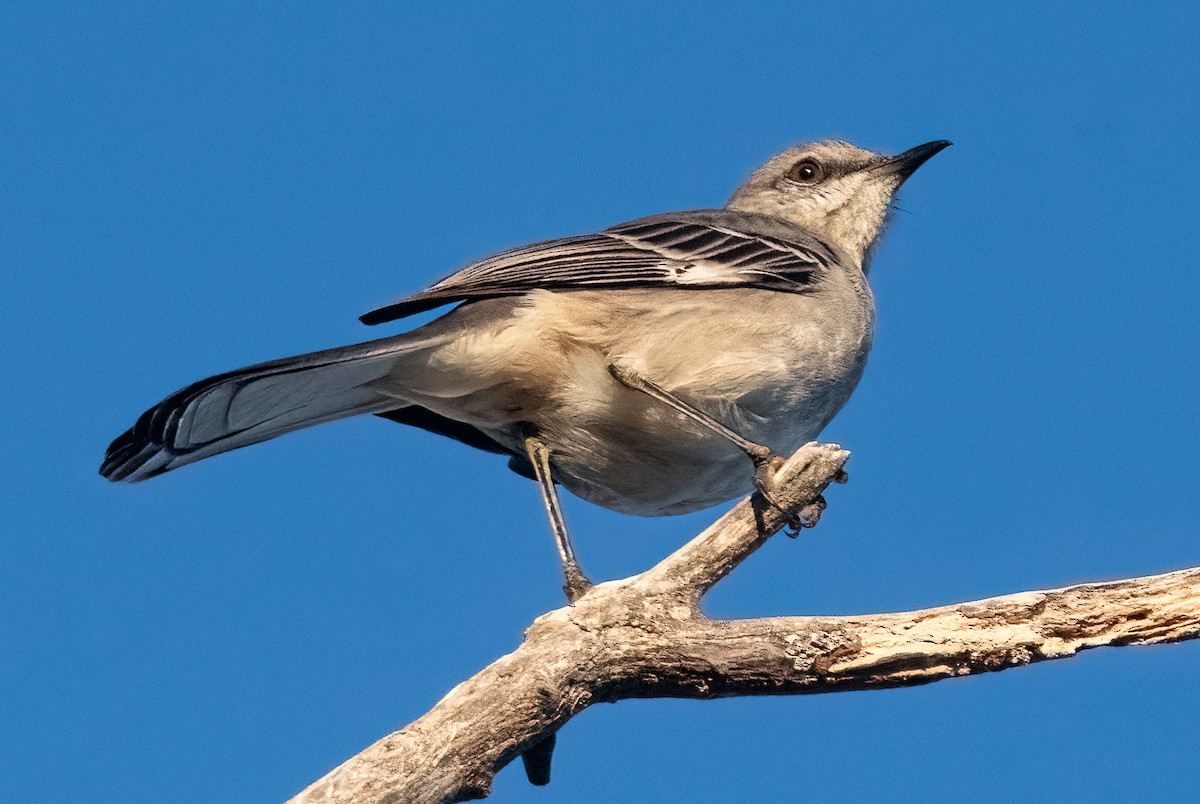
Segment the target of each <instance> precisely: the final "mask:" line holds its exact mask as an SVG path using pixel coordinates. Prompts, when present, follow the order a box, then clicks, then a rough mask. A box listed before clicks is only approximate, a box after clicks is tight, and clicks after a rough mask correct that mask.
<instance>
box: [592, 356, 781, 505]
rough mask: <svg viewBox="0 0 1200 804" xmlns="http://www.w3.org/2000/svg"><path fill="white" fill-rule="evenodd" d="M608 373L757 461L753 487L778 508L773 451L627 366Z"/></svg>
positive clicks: (776, 460) (777, 464)
mask: <svg viewBox="0 0 1200 804" xmlns="http://www.w3.org/2000/svg"><path fill="white" fill-rule="evenodd" d="M608 371H609V373H610V374H612V375H613V377H615V378H616V379H617V381H618V382H620V383H621V384H622V385H624V386H626V387H628V388H632V389H633V390H635V391H641V392H642V393H644V394H646V395H647V396H650V397H653V398H654V399H657V400H658V401H659V402H662V403H663V404H665V405H669V406H670V407H672V408H674V409H675V410H677V411H679V412H680V413H682V414H683V415H684V416H687V417H688V418H689V419H691V420H692V421H695V422H697V423H699V424H702V425H704V426H705V427H707V428H708V429H709V430H712V431H713V432H714V433H716V434H717V435H719V436H721V437H722V438H724V439H727V440H728V441H730V442H732V443H733V444H735V445H736V446H737V447H738V449H740V450H742V452H745V453H746V455H748V456H749V457H750V460H751V461H753V462H754V486H755V487H756V488H757V489H758V492H759V494H761V495H762V496H763V499H765V500H766V501H767V502H769V503H770V504H771V505H772V506H773V507H775V508H779V505H778V504H777V503H776V502H775V501H774V500H773V499H772V498H771V488H772V486H773V480H774V477H775V471H776V470H777V469H778V468H779V467H780V466H781V465H782V464H783V458H782V457H780V456H779V455H776V454H775V453H774V452H772V451H771V450H770V448H768V447H764V446H763V445H762V444H756V443H754V442H753V441H751V440H750V439H748V438H745V437H744V436H742V435H740V434H738V433H735V432H734V431H733V430H730V429H729V428H728V427H726V426H725V425H723V424H721V423H720V422H719V421H717V420H716V419H714V418H713V417H712V416H710V415H709V414H707V413H705V412H704V411H702V410H700V409H699V408H697V407H695V406H693V405H691V404H689V403H687V402H685V401H683V400H682V399H680V398H679V397H677V396H675V395H674V394H672V393H671V392H670V391H668V390H667V389H665V388H663V387H662V386H661V385H659V384H658V383H656V382H654V380H651V379H648V378H646V377H643V376H642V375H640V374H638V373H637V372H636V371H633V370H632V369H629V368H627V367H625V366H618V365H617V364H615V363H614V364H612V365H610V366H609V367H608ZM780 510H781V511H782V510H783V509H782V508H780Z"/></svg>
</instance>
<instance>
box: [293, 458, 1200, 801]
mask: <svg viewBox="0 0 1200 804" xmlns="http://www.w3.org/2000/svg"><path fill="white" fill-rule="evenodd" d="M848 457H849V453H848V452H846V451H845V450H842V449H841V448H840V447H837V446H836V445H819V444H808V445H806V446H804V447H802V448H801V449H800V450H799V451H798V452H796V453H795V454H794V455H792V456H791V458H789V459H788V460H787V461H786V462H785V463H784V464H783V465H782V466H781V467H780V468H779V469H778V471H777V473H776V476H775V478H774V482H773V484H772V485H773V488H772V490H771V497H772V501H771V503H767V502H766V501H765V500H764V499H762V497H761V496H760V495H754V496H752V497H750V498H748V499H746V500H743V501H742V502H740V503H738V504H737V505H736V506H734V508H733V509H731V510H730V511H729V512H728V513H727V514H725V515H724V516H722V517H721V518H720V519H719V520H717V521H716V522H715V523H713V524H712V525H711V526H709V527H708V528H707V529H706V530H705V531H704V532H703V533H701V534H700V535H698V536H696V537H695V538H694V539H692V540H691V541H690V542H688V543H687V544H685V545H684V546H683V547H681V548H680V549H679V550H677V551H676V552H675V553H673V554H672V555H670V556H668V557H667V558H665V559H664V560H663V561H661V562H660V563H659V564H658V565H656V566H654V567H652V568H650V569H648V570H646V571H645V572H643V573H641V574H639V575H634V576H631V577H629V578H625V579H622V580H618V581H610V582H607V583H601V584H598V585H596V586H595V587H593V588H591V589H590V590H589V591H588V592H587V593H586V594H584V595H583V596H582V597H580V598H579V599H578V600H577V601H576V602H575V604H574V605H573V606H565V607H563V608H560V609H555V610H554V611H551V612H548V613H546V614H543V615H542V616H540V617H538V618H537V619H536V620H535V621H534V623H533V624H532V625H531V626H530V627H529V629H528V630H527V631H526V634H525V640H524V642H523V643H522V644H521V645H520V646H519V647H518V648H517V649H516V650H515V651H513V652H512V653H510V654H508V655H507V656H504V657H502V658H500V659H498V660H496V661H495V662H493V663H492V664H491V665H489V666H488V667H486V668H484V669H483V670H482V671H480V672H479V673H478V674H476V675H475V676H473V677H472V678H470V679H468V680H467V681H464V682H463V683H461V684H459V685H458V686H457V687H455V688H454V689H452V690H451V691H450V692H449V693H447V695H446V696H445V697H444V698H443V699H442V700H441V701H439V702H438V703H437V704H436V705H435V706H434V707H433V709H431V710H430V711H429V712H428V713H426V714H425V715H423V716H422V717H420V718H418V719H417V720H416V721H414V722H413V723H411V724H409V725H408V726H406V727H405V728H404V729H402V730H400V731H398V732H395V733H393V734H391V735H389V736H387V737H385V738H383V739H382V740H380V741H379V742H377V743H375V744H374V745H372V746H370V747H369V748H367V749H365V750H364V751H363V752H361V753H360V754H358V755H357V756H355V757H353V758H351V759H349V760H347V761H346V762H345V763H343V764H342V765H340V766H339V767H337V768H335V769H334V770H333V771H331V772H330V773H328V774H326V775H325V776H324V777H323V778H321V779H319V780H317V781H316V782H314V783H313V784H312V785H310V786H309V787H308V788H307V789H305V790H304V791H303V792H301V793H300V794H299V795H297V796H296V797H295V798H294V799H292V802H293V804H317V803H318V802H320V803H321V804H327V803H331V802H381V804H400V802H453V801H465V800H469V799H474V798H482V797H485V796H487V794H488V793H489V791H490V788H491V781H492V778H493V776H494V775H495V773H496V772H497V771H498V770H499V769H500V768H502V767H504V766H505V765H506V764H508V763H509V762H511V761H513V760H515V759H516V758H517V757H518V756H523V757H524V759H525V767H526V772H527V774H528V776H529V778H530V781H532V782H534V783H535V784H545V783H546V782H548V781H549V778H550V756H551V753H552V752H553V748H554V741H555V735H556V734H557V732H558V731H559V729H561V728H562V727H563V726H564V725H565V724H566V723H567V722H568V721H569V720H570V719H571V718H572V717H574V716H575V715H577V714H579V713H580V712H582V711H583V710H584V709H586V708H587V707H588V706H590V705H591V704H593V703H597V702H612V701H618V700H622V699H627V698H653V697H673V698H714V697H726V696H735V695H782V694H811V693H817V692H834V691H841V690H862V689H878V688H885V687H898V686H911V685H916V684H924V683H928V682H931V681H937V680H940V679H944V678H952V677H956V676H963V675H969V674H973V673H981V672H989V671H995V670H1003V669H1005V668H1008V667H1014V666H1018V665H1023V664H1029V663H1031V662H1036V661H1043V660H1046V659H1056V658H1062V657H1066V656H1071V655H1073V654H1075V653H1076V652H1078V651H1080V650H1084V649H1087V648H1091V647H1098V646H1101V645H1133V644H1154V643H1162V642H1173V641H1178V640H1183V639H1194V638H1197V637H1198V636H1200V568H1195V569H1189V570H1182V571H1179V572H1174V573H1168V574H1166V575H1159V576H1152V577H1147V578H1137V579H1130V580H1124V581H1115V582H1111V583H1100V584H1084V585H1080V586H1074V587H1069V588H1065V589H1056V590H1049V591H1043V592H1023V593H1019V594H1016V595H1009V596H1006V597H997V598H991V599H988V600H981V601H976V602H972V603H962V604H958V605H954V606H943V607H939V608H933V609H925V610H922V611H914V612H904V613H894V614H873V615H861V616H850V617H771V618H764V619H752V620H710V619H708V618H707V617H705V616H704V615H703V614H702V613H701V612H700V608H699V604H700V600H701V598H702V597H703V595H704V593H705V592H706V591H708V589H710V588H711V587H712V586H713V585H714V584H715V583H717V582H718V581H719V580H720V579H721V578H723V577H725V576H726V575H728V574H729V572H731V571H732V570H733V569H734V568H735V567H737V565H738V564H740V563H741V562H742V561H744V560H745V559H746V558H747V557H749V556H750V555H751V554H752V553H753V552H754V551H755V550H757V549H758V548H759V547H761V546H762V545H763V544H764V543H765V542H766V541H767V539H769V538H770V537H771V536H772V535H773V534H775V533H776V532H778V531H779V530H780V529H782V528H783V527H784V526H785V525H787V524H788V522H789V521H790V520H792V519H794V518H795V517H796V516H798V515H800V514H801V513H803V514H804V516H806V517H813V518H815V517H816V516H819V511H820V508H822V507H823V500H822V499H821V493H822V492H823V491H824V490H825V488H826V487H827V486H828V485H829V484H830V483H831V482H835V481H841V480H843V479H844V471H843V467H844V465H845V462H846V460H847V458H848Z"/></svg>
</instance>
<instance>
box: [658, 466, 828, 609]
mask: <svg viewBox="0 0 1200 804" xmlns="http://www.w3.org/2000/svg"><path fill="white" fill-rule="evenodd" d="M849 458H850V453H849V452H847V451H846V450H844V449H842V448H841V447H839V446H838V445H837V444H815V443H814V444H805V445H804V446H803V447H801V448H800V449H799V450H798V451H797V452H796V453H795V454H793V455H792V457H791V458H789V459H788V460H787V461H786V462H785V463H784V464H783V466H781V467H780V468H779V469H778V471H777V472H776V474H775V485H776V489H775V490H773V492H772V499H773V502H774V503H775V505H771V504H770V503H768V502H767V501H766V500H764V499H763V497H762V495H760V494H755V495H754V496H752V497H747V498H746V499H744V500H742V501H741V502H740V503H738V504H737V505H735V506H734V507H733V509H732V510H731V511H729V513H727V514H725V515H724V516H723V517H721V518H720V519H718V520H717V521H716V522H714V523H713V524H712V525H709V526H708V528H706V529H705V530H704V532H703V533H701V534H700V535H699V536H697V537H696V538H694V539H692V540H691V541H690V542H688V543H687V544H685V545H684V546H683V547H681V548H679V549H678V550H676V551H675V552H674V553H672V554H671V555H670V556H668V557H667V558H665V559H663V561H661V562H660V563H659V564H658V565H657V566H656V567H654V568H652V569H650V570H647V571H646V572H644V573H642V574H641V575H640V576H638V581H637V582H638V583H639V584H640V585H641V587H642V588H643V589H646V590H651V589H657V588H662V589H674V590H680V591H685V590H686V591H688V592H690V593H692V594H694V595H695V596H696V597H699V596H700V595H702V594H704V592H706V591H708V590H709V589H710V588H711V587H712V586H713V584H715V583H716V582H717V581H719V580H721V579H722V578H724V577H725V576H726V575H728V574H729V573H730V572H732V571H733V569H734V568H735V567H737V565H738V564H741V563H742V562H743V561H745V560H746V559H747V558H749V557H750V555H751V554H752V553H753V552H754V551H755V550H757V549H758V548H759V547H761V546H762V545H764V544H766V541H767V539H769V538H771V536H773V535H775V534H776V533H778V532H779V531H780V529H782V528H783V527H784V526H785V525H787V524H788V523H789V519H790V518H792V517H793V516H795V515H798V514H799V513H800V512H801V511H803V510H804V508H805V507H807V506H809V505H810V504H812V503H814V502H816V501H817V500H818V499H820V497H821V492H823V491H824V490H825V488H826V487H827V486H828V485H829V484H830V483H832V482H833V481H834V480H835V479H837V478H838V476H839V475H840V474H841V473H842V467H844V466H845V465H846V461H847V460H848V459H849Z"/></svg>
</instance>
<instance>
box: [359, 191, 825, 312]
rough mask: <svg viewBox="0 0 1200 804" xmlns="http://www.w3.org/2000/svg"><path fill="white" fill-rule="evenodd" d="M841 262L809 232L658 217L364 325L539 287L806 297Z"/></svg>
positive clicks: (391, 308) (427, 297) (503, 256)
mask: <svg viewBox="0 0 1200 804" xmlns="http://www.w3.org/2000/svg"><path fill="white" fill-rule="evenodd" d="M837 261H838V257H837V255H836V254H834V252H833V251H832V250H831V249H830V248H829V247H828V246H827V245H825V244H824V243H822V242H821V241H819V240H817V239H816V238H814V237H812V236H811V235H809V234H808V233H806V232H803V231H801V230H798V229H793V228H792V227H789V226H787V225H786V224H784V223H782V222H781V221H777V220H774V219H764V218H763V216H756V215H747V214H744V213H733V212H728V211H724V210H714V211H699V212H690V213H677V214H674V215H660V216H655V217H653V218H643V219H641V220H637V221H632V222H630V223H625V224H621V225H620V226H614V227H613V228H611V229H606V230H605V231H603V232H597V233H596V234H589V235H581V236H577V237H567V238H562V239H559V240H548V241H546V242H543V243H534V244H532V245H528V246H521V247H520V248H515V249H510V250H509V251H504V252H501V253H499V254H496V255H493V256H491V257H487V258H485V259H482V260H480V261H478V262H475V263H472V264H471V265H468V266H467V267H466V268H463V269H462V270H461V271H459V272H458V273H456V274H453V275H452V276H449V277H447V278H445V279H443V280H442V281H440V282H438V283H436V284H434V285H433V286H431V287H430V288H429V289H428V290H425V291H423V292H421V293H417V294H415V295H412V296H409V297H408V298H405V299H402V300H400V301H399V302H396V303H394V304H390V305H387V306H386V307H381V308H379V309H377V310H373V311H371V312H369V313H367V314H366V315H364V316H362V321H363V323H366V324H379V323H382V322H384V321H392V320H394V319H397V318H403V317H404V316H407V315H412V314H414V313H419V312H422V311H425V310H430V309H433V308H435V307H440V306H442V305H444V304H450V303H453V302H459V301H471V300H475V299H486V298H496V297H499V296H515V295H521V294H523V293H528V292H530V291H531V290H538V289H542V290H572V289H587V288H632V287H668V286H673V287H680V288H700V287H707V288H726V287H759V288H767V289H770V290H779V291H785V292H791V293H803V292H806V291H808V290H811V288H812V286H813V284H814V283H815V282H816V281H817V280H818V279H819V276H820V274H821V273H822V272H823V271H827V270H829V269H830V268H831V267H833V266H834V264H835V263H837Z"/></svg>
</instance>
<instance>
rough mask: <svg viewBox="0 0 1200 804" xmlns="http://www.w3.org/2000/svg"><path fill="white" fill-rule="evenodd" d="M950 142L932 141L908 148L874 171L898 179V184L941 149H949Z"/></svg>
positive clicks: (880, 164) (885, 161)
mask: <svg viewBox="0 0 1200 804" xmlns="http://www.w3.org/2000/svg"><path fill="white" fill-rule="evenodd" d="M950 144H951V143H950V140H934V141H933V142H927V143H925V144H924V145H918V146H917V147H916V148H909V149H908V150H907V151H905V152H904V153H902V154H897V155H896V156H893V157H890V158H888V159H886V160H884V161H883V162H881V163H879V165H878V166H877V167H876V170H879V171H881V172H883V173H888V174H891V175H894V176H899V177H900V183H901V184H903V183H904V181H905V179H907V178H908V177H909V176H911V175H912V174H913V173H915V172H916V170H917V168H919V167H920V166H921V165H923V164H925V163H926V162H927V161H929V158H930V157H931V156H933V155H934V154H936V153H937V152H938V151H940V150H942V149H943V148H946V147H949V145H950Z"/></svg>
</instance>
